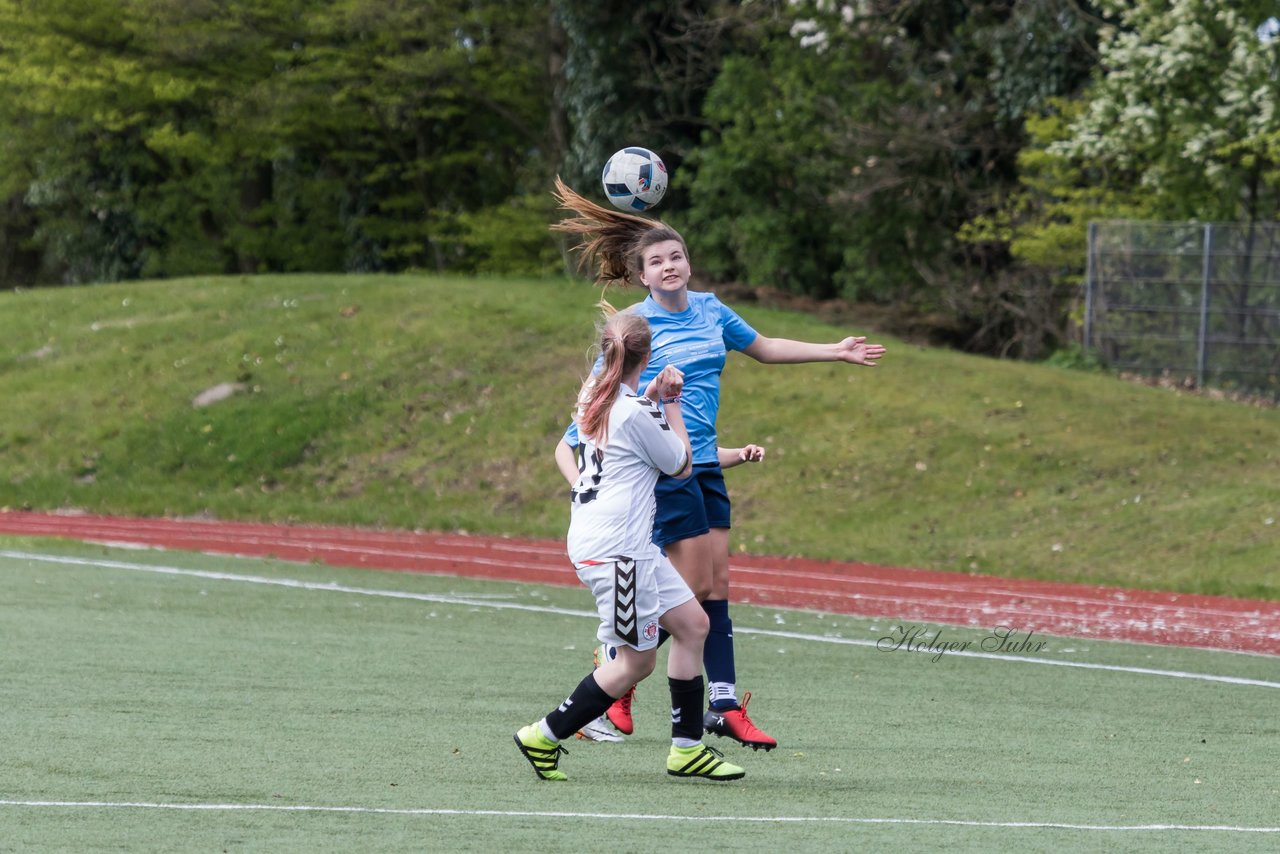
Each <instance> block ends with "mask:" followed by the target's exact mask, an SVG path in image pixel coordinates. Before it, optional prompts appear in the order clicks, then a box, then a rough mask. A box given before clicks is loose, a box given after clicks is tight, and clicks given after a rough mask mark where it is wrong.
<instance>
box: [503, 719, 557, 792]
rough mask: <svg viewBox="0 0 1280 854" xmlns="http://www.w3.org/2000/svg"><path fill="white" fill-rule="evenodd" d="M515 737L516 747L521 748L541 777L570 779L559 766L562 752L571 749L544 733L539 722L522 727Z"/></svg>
mask: <svg viewBox="0 0 1280 854" xmlns="http://www.w3.org/2000/svg"><path fill="white" fill-rule="evenodd" d="M514 738H515V740H516V747H518V748H520V752H521V753H523V754H524V758H525V759H528V760H529V764H530V765H532V766H533V772H534V773H535V774H537V775H538V776H539V777H540V778H542V779H543V780H568V779H569V778H568V777H566V776H565V774H564V772H563V771H561V770H560V769H559V768H558V767H557V766H558V765H559V764H560V754H561V753H568V752H569V751H567V750H565V749H564V748H563V747H561V746H560V745H558V744H556V743H555V742H554V741H552V740H551V739H549V738H547V737H546V736H545V735H543V734H542V729H541V728H540V727H539V726H538V725H537V724H529V725H528V726H527V727H522V728H521V729H520V731H519V732H517V733H516V734H515V736H514Z"/></svg>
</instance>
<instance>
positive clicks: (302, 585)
mask: <svg viewBox="0 0 1280 854" xmlns="http://www.w3.org/2000/svg"><path fill="white" fill-rule="evenodd" d="M0 557H5V558H12V559H15V560H28V561H35V562H42V563H55V564H64V565H68V566H91V567H100V568H103V569H124V570H130V571H133V572H150V573H155V574H158V575H174V576H184V577H187V578H204V579H209V580H213V581H238V582H241V583H244V584H263V585H268V586H272V587H288V588H292V589H295V590H317V591H326V592H330V593H349V594H353V595H357V596H376V597H381V598H386V599H409V600H414V601H419V602H434V603H437V604H442V605H459V606H464V607H470V608H494V609H497V610H508V611H529V612H532V613H539V614H557V615H560V616H569V617H585V618H588V619H592V620H595V619H598V616H597V614H596V612H595V611H583V610H578V609H575V608H558V607H554V606H551V605H525V604H520V603H516V602H494V601H490V600H484V599H476V598H467V597H465V596H450V595H447V594H436V593H411V592H408V591H404V590H380V589H377V588H370V587H350V586H347V585H344V584H337V583H334V582H328V583H319V582H314V581H301V580H298V579H293V578H271V577H269V576H263V575H241V574H238V573H230V572H216V571H212V570H201V569H180V568H178V567H173V566H159V565H152V564H143V563H129V562H126V561H117V560H101V559H96V558H93V559H91V558H76V557H65V556H61V555H42V554H35V553H32V552H22V551H10V550H7V549H0ZM734 631H736V632H737V633H739V634H744V635H748V634H750V635H763V636H766V637H775V638H786V639H789V640H800V641H809V642H813V643H831V644H840V645H844V646H861V647H871V648H877V646H878V644H879V643H880V641H876V640H862V639H857V638H839V637H828V636H825V635H811V634H803V633H800V632H781V631H776V630H773V629H753V628H748V627H735V628H734ZM910 651H911V652H915V653H919V654H924V655H936V654H937V650H933V649H930V648H928V646H927V645H924V644H921V645H918V646H917V647H916V648H914V649H910ZM1207 651H1209V652H1223V650H1207ZM945 655H947V656H955V657H957V658H984V659H989V660H992V661H1008V662H1016V663H1020V664H1045V665H1052V666H1055V667H1075V668H1079V669H1081V670H1106V671H1112V672H1115V673H1134V674H1141V675H1145V676H1164V677H1169V678H1175V679H1190V680H1194V681H1198V682H1218V683H1224V684H1227V685H1250V686H1255V687H1259V688H1280V682H1268V681H1265V680H1262V679H1248V678H1245V677H1240V676H1219V675H1215V674H1212V673H1190V672H1186V671H1181V670H1158V669H1154V668H1149V667H1128V666H1123V665H1118V664H1095V663H1092V662H1085V661H1060V660H1058V659H1053V658H1039V657H1032V656H1021V655H1002V654H997V653H990V652H973V651H970V650H965V649H957V650H954V651H951V650H949V651H947V652H946V653H945Z"/></svg>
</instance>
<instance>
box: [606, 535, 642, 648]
mask: <svg viewBox="0 0 1280 854" xmlns="http://www.w3.org/2000/svg"><path fill="white" fill-rule="evenodd" d="M611 560H612V561H613V631H614V634H616V635H617V636H618V639H619V640H622V641H626V642H627V643H629V644H632V645H635V644H637V643H639V642H640V626H639V621H638V620H637V619H636V562H635V561H634V560H632V559H631V558H629V557H625V556H622V555H615V556H614V557H612V558H611Z"/></svg>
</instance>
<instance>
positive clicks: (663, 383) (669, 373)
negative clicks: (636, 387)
mask: <svg viewBox="0 0 1280 854" xmlns="http://www.w3.org/2000/svg"><path fill="white" fill-rule="evenodd" d="M683 390H684V373H683V372H682V371H681V370H680V369H679V368H677V367H676V366H675V365H667V366H666V367H665V368H663V369H662V370H661V371H659V372H658V375H657V376H656V377H654V378H653V380H652V381H651V382H650V383H649V385H648V387H647V388H645V391H644V393H645V396H646V397H648V398H650V399H651V400H670V399H671V398H673V397H679V396H680V392H681V391H683ZM650 391H654V392H656V394H657V396H656V397H654V395H652V394H650V393H649V392H650Z"/></svg>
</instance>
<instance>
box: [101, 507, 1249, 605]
mask: <svg viewBox="0 0 1280 854" xmlns="http://www.w3.org/2000/svg"><path fill="white" fill-rule="evenodd" d="M144 528H145V526H144ZM112 530H114V531H117V532H119V533H118V536H119V537H120V539H118V540H106V541H104V544H117V545H124V543H125V542H127V541H129V537H130V536H131V535H133V536H136V533H137V529H136V527H130V526H129V525H118V526H111V525H105V524H104V525H100V526H99V527H98V529H97V530H96V531H95V532H83V533H81V534H79V535H76V538H77V539H85V540H86V541H90V542H93V541H103V540H102V538H106V537H111V536H113V535H112V534H111V533H107V532H109V531H112ZM146 530H148V531H150V530H151V529H146ZM154 530H155V531H156V532H159V533H169V532H170V529H169V528H168V527H167V526H166V527H162V528H161V527H157V528H155V529H154ZM202 538H203V539H205V540H210V541H216V542H219V543H225V544H228V545H231V546H235V545H245V544H247V545H253V546H266V547H277V548H311V549H314V550H315V551H317V552H323V551H329V552H335V553H338V554H353V555H368V556H371V557H393V558H405V559H417V560H424V561H427V560H433V561H446V562H447V561H457V560H463V559H465V560H466V562H468V563H477V564H481V565H484V566H500V567H512V568H515V569H523V570H534V571H539V572H551V573H554V572H555V571H557V570H558V569H559V568H560V567H558V566H552V565H548V564H541V563H530V562H528V561H522V560H509V559H508V560H504V559H497V558H487V557H483V556H481V555H479V554H475V555H466V556H461V555H456V554H439V553H438V552H434V551H431V550H430V549H429V547H427V548H424V547H423V546H422V545H421V544H414V543H405V544H403V545H400V544H394V545H377V546H375V545H368V544H365V543H359V542H355V543H353V542H351V541H349V540H340V539H338V538H337V537H336V536H335V537H329V536H326V535H325V534H324V533H321V534H319V535H318V536H313V537H309V538H305V539H304V538H299V537H296V536H288V535H281V534H276V535H272V534H245V533H238V532H234V531H231V532H228V531H222V530H214V531H210V532H208V533H207V534H205V535H202ZM133 542H134V543H135V544H136V542H137V541H136V540H134V541H133ZM436 543H438V544H440V545H451V544H452V545H458V546H463V547H466V548H468V549H471V550H477V551H478V550H480V549H479V548H478V546H477V544H476V542H475V541H473V540H469V539H465V538H459V537H447V536H446V537H440V538H439V539H438V540H436ZM156 548H157V549H158V550H164V548H163V547H156ZM483 551H490V552H500V551H515V552H518V553H520V554H521V555H522V556H524V555H528V554H543V555H547V556H548V557H554V558H558V559H560V560H561V563H562V564H563V566H565V567H567V566H568V565H569V564H568V559H567V558H566V557H565V554H564V549H563V548H538V547H534V546H528V545H524V544H521V545H519V546H516V545H507V544H504V543H502V542H496V543H486V544H485V546H484V548H483ZM729 560H730V563H731V565H732V568H733V570H734V572H736V573H738V574H740V575H767V576H770V577H778V576H780V575H785V576H786V577H787V578H793V579H803V580H815V581H819V582H829V581H831V580H832V579H833V576H830V575H824V574H822V573H814V572H807V571H804V570H794V569H778V568H773V567H768V566H743V565H741V564H737V563H733V556H732V555H730V557H729ZM836 578H837V579H838V580H840V581H848V582H851V583H854V584H856V585H858V586H859V590H858V591H857V592H856V593H854V594H845V595H852V596H853V598H869V599H876V598H879V597H878V596H877V594H874V593H867V592H863V590H862V588H866V587H890V588H906V589H910V590H924V591H930V592H939V593H954V592H960V593H965V594H973V595H985V596H990V597H996V598H1014V597H1016V598H1019V599H1037V600H1043V601H1046V602H1067V603H1070V604H1084V605H1101V606H1105V607H1108V608H1134V609H1141V610H1144V611H1157V612H1158V611H1174V612H1177V613H1180V614H1205V615H1211V616H1220V617H1231V618H1237V619H1239V618H1242V617H1255V618H1259V617H1262V616H1264V615H1263V614H1261V613H1260V612H1258V611H1242V610H1239V609H1229V608H1214V607H1210V606H1204V605H1195V604H1188V603H1183V602H1146V601H1136V602H1130V601H1128V600H1127V599H1126V598H1125V594H1124V592H1123V591H1117V592H1116V593H1113V594H1111V595H1108V594H1107V593H1106V592H1104V591H1102V590H1097V591H1093V593H1094V595H1092V596H1090V595H1085V594H1084V592H1083V591H1082V592H1081V593H1080V594H1075V593H1040V592H1037V591H1034V590H1023V589H1019V588H1017V587H1010V586H1008V585H1007V584H1005V583H1004V582H1003V581H1002V580H1000V579H993V583H992V585H991V586H987V587H977V586H974V585H973V583H972V581H970V580H957V581H954V582H952V581H942V580H936V579H934V580H929V581H913V580H910V579H893V580H887V579H881V578H875V577H869V576H847V577H836ZM805 592H808V591H805ZM884 598H886V599H888V600H890V601H894V597H892V596H886V597H884Z"/></svg>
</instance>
